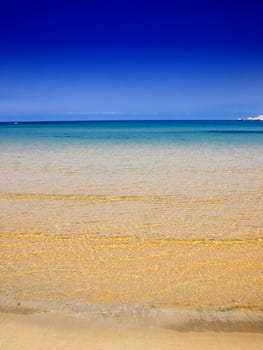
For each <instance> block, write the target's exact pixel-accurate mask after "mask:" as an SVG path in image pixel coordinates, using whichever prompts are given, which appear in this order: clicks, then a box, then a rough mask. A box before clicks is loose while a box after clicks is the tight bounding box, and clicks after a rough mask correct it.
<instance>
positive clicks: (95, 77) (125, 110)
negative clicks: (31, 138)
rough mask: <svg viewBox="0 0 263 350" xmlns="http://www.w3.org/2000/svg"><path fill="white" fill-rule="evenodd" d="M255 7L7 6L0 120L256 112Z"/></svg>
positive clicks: (261, 98) (259, 30)
mask: <svg viewBox="0 0 263 350" xmlns="http://www.w3.org/2000/svg"><path fill="white" fill-rule="evenodd" d="M259 3H260V2H259V1H257V2H256V1H253V0H252V1H242V0H240V1H213V0H210V1H171V2H167V1H151V2H147V1H143V0H141V1H124V0H123V1H110V0H108V1H95V0H94V1H89V0H86V1H78V0H75V1H73V0H72V1H68V2H67V1H55V0H54V1H48V0H47V1H37V0H35V1H32V2H29V1H26V0H25V1H21V0H20V1H12V0H2V1H1V11H0V121H11V120H57V119H58V120H59V119H60V120H61V119H63V120H65V119H71V120H72V119H78V120H80V119H121V118H126V119H133V118H135V119H140V118H142V119H146V118H150V119H162V118H163V119H169V118H174V119H233V118H236V117H238V116H243V117H246V116H251V115H252V116H253V115H257V114H263V25H262V18H263V5H260V4H259Z"/></svg>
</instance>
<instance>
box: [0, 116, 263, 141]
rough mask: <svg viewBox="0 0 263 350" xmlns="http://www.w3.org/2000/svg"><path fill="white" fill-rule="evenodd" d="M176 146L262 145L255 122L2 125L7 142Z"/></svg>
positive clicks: (260, 126)
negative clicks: (164, 144) (211, 144)
mask: <svg viewBox="0 0 263 350" xmlns="http://www.w3.org/2000/svg"><path fill="white" fill-rule="evenodd" d="M10 142H11V143H17V142H19V143H22V144H23V143H26V144H28V143H31V142H38V143H39V142H41V143H56V144H58V143H64V144H65V143H66V144H68V143H71V142H73V143H78V142H81V143H90V142H91V143H97V142H98V143H105V144H106V145H110V144H122V143H125V144H126V143H131V144H132V143H154V144H156V143H157V144H158V143H162V144H163V143H169V144H170V143H175V144H198V145H202V144H205V145H207V144H209V143H213V144H215V143H216V144H218V145H227V144H239V145H245V144H254V145H263V122H256V121H87V122H83V121H79V122H37V123H18V124H16V123H0V144H1V145H2V146H3V144H5V143H10Z"/></svg>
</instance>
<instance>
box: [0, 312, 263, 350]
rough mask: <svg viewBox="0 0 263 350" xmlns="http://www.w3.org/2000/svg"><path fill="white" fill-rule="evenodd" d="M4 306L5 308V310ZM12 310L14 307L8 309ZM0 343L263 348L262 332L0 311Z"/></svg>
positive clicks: (22, 346)
mask: <svg viewBox="0 0 263 350" xmlns="http://www.w3.org/2000/svg"><path fill="white" fill-rule="evenodd" d="M2 311H3V310H2ZM9 311H10V310H9ZM0 348H1V349H5V350H16V349H17V350H27V349H29V350H31V349H38V350H42V349H43V350H46V349H48V350H51V349H56V350H59V349H63V350H69V349H70V350H74V349H78V350H81V349H94V350H100V349H101V350H104V349H105V350H107V349H109V350H110V349H114V350H118V349H131V350H134V349H142V350H144V349H158V350H160V349H183V350H187V349H191V350H192V349H200V350H201V349H202V350H205V349H209V350H211V349H231V350H234V349H250V350H253V349H263V334H262V333H261V334H260V333H257V331H256V332H244V331H243V332H238V331H228V332H225V331H216V332H215V331H209V330H205V329H203V331H187V330H184V331H178V330H176V329H171V328H169V327H167V325H166V327H165V325H164V324H160V325H151V324H146V323H142V322H138V320H136V319H135V320H132V321H131V319H125V317H124V318H123V317H122V318H121V319H118V318H116V317H112V316H111V317H104V316H103V315H94V314H93V315H92V314H88V315H87V314H85V315H83V314H73V313H64V312H47V313H32V314H23V313H22V314H18V313H14V312H13V313H10V312H8V313H5V312H2V313H0Z"/></svg>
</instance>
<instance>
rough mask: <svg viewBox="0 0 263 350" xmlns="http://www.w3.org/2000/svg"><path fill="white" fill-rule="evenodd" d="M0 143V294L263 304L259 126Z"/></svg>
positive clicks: (103, 132) (43, 132) (22, 130)
mask: <svg viewBox="0 0 263 350" xmlns="http://www.w3.org/2000/svg"><path fill="white" fill-rule="evenodd" d="M0 147H1V153H0V173H1V177H0V270H1V273H0V295H1V298H2V299H3V300H4V299H6V298H7V299H8V300H14V301H15V302H17V301H19V302H29V301H35V302H40V303H42V304H43V305H46V306H47V305H53V304H52V303H59V304H60V305H62V306H63V305H64V307H65V308H67V307H69V305H71V307H72V305H82V306H83V307H84V306H85V305H88V306H94V305H95V306H99V307H100V308H101V307H104V308H105V310H106V308H109V307H110V308H119V307H134V308H138V307H139V308H155V307H168V308H174V307H183V308H190V309H202V310H231V309H246V310H262V309H263V298H262V295H263V281H262V272H263V259H262V247H263V219H262V212H263V157H262V149H263V123H260V122H113V123H110V122H105V123H102V122H97V123H96V122H93V123H83V122H80V123H43V124H42V123H40V124H18V125H12V124H0ZM251 286H253V287H251ZM50 303H51V304H50Z"/></svg>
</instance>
